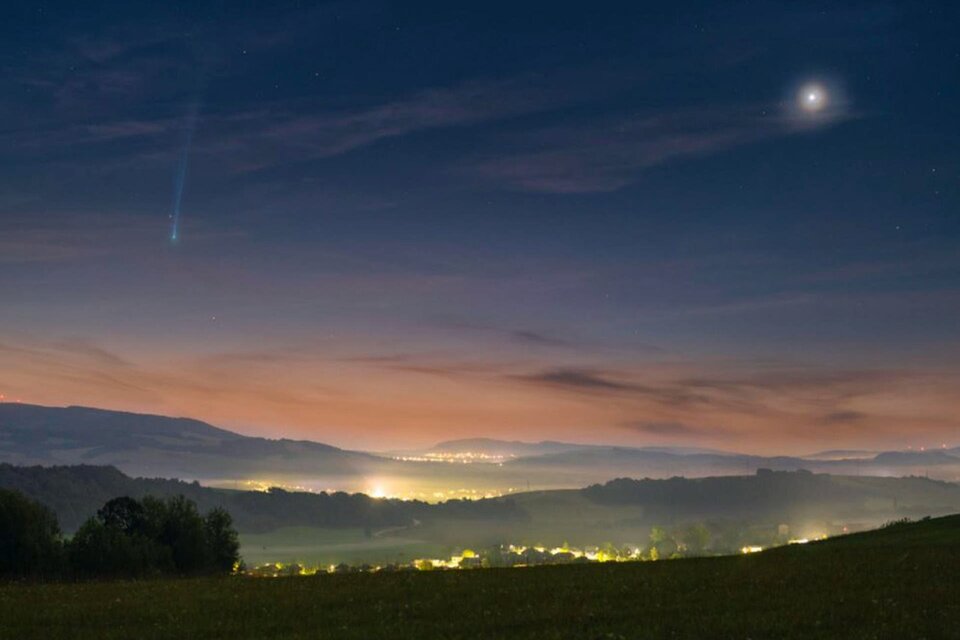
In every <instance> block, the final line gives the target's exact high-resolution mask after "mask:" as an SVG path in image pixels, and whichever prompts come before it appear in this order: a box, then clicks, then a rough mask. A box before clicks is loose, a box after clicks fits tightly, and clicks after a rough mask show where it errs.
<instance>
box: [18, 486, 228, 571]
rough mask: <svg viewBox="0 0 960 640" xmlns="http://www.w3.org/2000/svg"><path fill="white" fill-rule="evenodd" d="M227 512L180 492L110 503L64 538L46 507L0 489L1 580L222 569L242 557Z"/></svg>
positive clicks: (226, 569) (120, 499) (110, 501)
mask: <svg viewBox="0 0 960 640" xmlns="http://www.w3.org/2000/svg"><path fill="white" fill-rule="evenodd" d="M239 550H240V543H239V540H238V538H237V531H236V529H234V527H233V520H232V519H231V517H230V514H229V513H228V512H227V511H225V510H224V509H221V508H213V509H211V510H210V511H208V512H207V513H206V514H201V513H200V512H199V510H198V509H197V505H196V503H194V502H193V501H191V500H188V499H187V498H185V497H184V496H182V495H180V496H172V497H168V498H156V497H152V496H146V497H144V498H142V499H140V500H137V499H134V498H130V497H126V496H124V497H119V498H114V499H112V500H109V501H108V502H107V503H106V504H104V505H103V506H102V507H101V508H100V509H99V510H98V511H97V514H96V515H95V516H93V517H91V518H89V519H88V520H87V521H86V522H84V523H83V524H82V525H81V526H80V528H79V529H78V530H77V532H76V533H75V534H74V535H73V536H72V537H71V538H69V539H67V538H65V537H64V535H63V533H62V531H61V529H60V525H59V523H58V521H57V517H56V515H55V514H54V512H53V511H52V510H50V509H49V508H48V507H46V506H45V505H43V504H41V503H39V502H36V501H34V500H31V499H30V498H28V497H27V496H25V495H23V494H22V493H20V492H17V491H9V490H6V489H0V577H24V578H42V579H48V578H100V577H145V576H162V575H184V576H185V575H213V574H226V573H230V572H232V571H233V570H234V568H235V567H236V566H237V564H238V563H239V562H240V556H239Z"/></svg>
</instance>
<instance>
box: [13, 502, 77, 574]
mask: <svg viewBox="0 0 960 640" xmlns="http://www.w3.org/2000/svg"><path fill="white" fill-rule="evenodd" d="M62 559H63V540H62V537H61V533H60V525H59V524H58V523H57V517H56V515H54V513H53V512H52V511H51V510H50V509H48V508H47V507H45V506H43V505H42V504H40V503H39V502H34V501H33V500H30V499H29V498H27V497H26V496H24V495H23V494H22V493H19V492H17V491H7V490H6V489H0V575H31V574H32V575H36V574H40V575H44V574H51V573H57V572H59V571H60V570H61V565H62Z"/></svg>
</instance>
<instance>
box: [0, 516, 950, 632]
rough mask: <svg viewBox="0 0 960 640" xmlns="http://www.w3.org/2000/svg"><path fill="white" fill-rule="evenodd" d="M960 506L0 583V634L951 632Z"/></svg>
mask: <svg viewBox="0 0 960 640" xmlns="http://www.w3.org/2000/svg"><path fill="white" fill-rule="evenodd" d="M958 570H960V516H950V517H946V518H937V519H933V520H928V521H923V522H918V523H911V524H904V525H897V526H893V527H890V528H887V529H883V530H880V531H876V532H869V533H864V534H856V535H851V536H846V537H841V538H835V539H831V540H827V541H824V542H820V543H811V544H808V545H795V546H790V547H782V548H778V549H773V550H770V551H766V552H763V553H759V554H751V555H747V556H727V557H717V558H696V559H687V560H672V561H658V562H637V563H608V564H594V565H582V566H548V567H532V568H518V569H484V570H466V571H435V572H429V571H428V572H402V573H372V574H348V575H320V576H313V577H292V578H273V579H255V578H243V577H230V578H206V579H180V580H177V579H169V580H147V581H134V582H130V581H126V582H87V583H51V584H6V585H3V586H0V638H3V639H4V640H6V639H8V638H9V639H11V640H13V639H26V638H170V637H190V638H358V639H360V638H362V639H373V638H403V637H410V638H804V639H809V638H931V639H933V638H960V577H958Z"/></svg>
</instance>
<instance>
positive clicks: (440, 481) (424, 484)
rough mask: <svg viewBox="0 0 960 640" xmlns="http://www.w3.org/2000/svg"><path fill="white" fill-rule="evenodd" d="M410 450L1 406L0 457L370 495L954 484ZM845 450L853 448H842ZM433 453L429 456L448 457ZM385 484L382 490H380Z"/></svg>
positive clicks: (936, 463)
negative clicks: (841, 482) (658, 481)
mask: <svg viewBox="0 0 960 640" xmlns="http://www.w3.org/2000/svg"><path fill="white" fill-rule="evenodd" d="M465 452H471V453H476V454H484V455H491V456H500V457H501V458H502V459H500V460H494V462H497V463H498V464H469V465H467V464H457V465H451V464H438V463H437V462H429V461H424V460H426V459H429V458H430V457H431V456H430V455H427V454H434V455H436V454H443V453H447V454H455V453H465ZM410 454H411V455H409V456H407V455H400V453H399V452H397V453H395V454H393V455H392V456H390V455H387V454H385V455H376V454H372V453H365V452H360V451H350V450H346V449H339V448H337V447H334V446H331V445H327V444H322V443H318V442H312V441H307V440H288V439H279V440H272V439H268V438H260V437H251V436H244V435H241V434H238V433H234V432H232V431H228V430H226V429H221V428H219V427H215V426H213V425H210V424H207V423H205V422H202V421H199V420H193V419H190V418H169V417H164V416H157V415H145V414H137V413H129V412H120V411H109V410H105V409H92V408H87V407H43V406H37V405H25V404H12V403H6V404H3V403H0V463H2V462H7V463H11V464H17V465H46V466H51V465H76V464H90V465H111V466H115V467H117V468H118V469H120V470H121V471H123V472H125V473H128V474H131V475H135V476H148V477H166V478H183V479H187V480H200V481H202V482H204V483H206V484H214V485H220V486H237V485H236V482H240V481H247V480H250V481H254V482H258V483H262V482H269V483H271V484H280V485H286V486H309V487H311V488H313V489H331V488H333V489H343V490H346V491H371V490H373V487H374V486H375V485H377V484H380V482H382V481H384V480H386V481H387V482H392V483H394V484H395V486H397V487H398V488H400V487H402V488H404V489H403V491H402V492H396V493H391V494H390V495H403V496H405V497H416V498H420V499H438V498H437V496H442V497H452V495H451V493H450V492H449V491H447V490H448V489H450V488H453V487H455V488H464V489H463V491H462V492H461V494H460V495H473V496H474V497H475V495H476V494H479V495H485V494H490V493H494V494H495V493H496V492H500V493H508V492H513V491H516V490H518V489H520V488H524V487H526V488H528V489H529V488H574V487H583V486H587V485H590V484H594V483H598V482H606V481H607V480H609V479H610V478H615V477H632V478H645V477H649V478H669V477H672V476H686V477H705V476H720V475H743V474H751V473H753V472H755V471H756V470H757V469H761V468H768V469H774V470H781V471H796V470H800V469H806V470H810V471H815V472H821V473H831V474H845V475H882V476H902V475H925V476H930V477H934V478H938V479H943V480H950V481H954V482H955V481H958V480H960V448H954V449H947V448H939V449H935V450H928V451H889V452H880V453H873V452H871V453H870V455H869V456H865V455H864V454H865V452H861V451H853V450H850V451H842V450H840V451H827V452H822V453H821V454H813V455H811V456H805V457H795V456H756V455H748V454H742V453H733V452H726V451H717V450H713V449H703V448H694V447H666V446H648V447H623V446H608V445H598V444H576V443H568V442H560V441H554V440H544V441H541V442H522V441H515V440H497V439H493V438H468V439H460V440H450V441H446V442H441V443H438V444H437V445H435V446H434V447H432V448H430V449H426V450H422V451H417V452H410ZM848 454H852V455H849V456H848ZM443 458H444V456H436V457H435V458H434V459H443ZM387 488H388V489H389V487H387Z"/></svg>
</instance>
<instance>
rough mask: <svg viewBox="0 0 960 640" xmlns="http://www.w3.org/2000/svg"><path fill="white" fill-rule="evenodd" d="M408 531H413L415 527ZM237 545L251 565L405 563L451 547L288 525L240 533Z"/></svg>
mask: <svg viewBox="0 0 960 640" xmlns="http://www.w3.org/2000/svg"><path fill="white" fill-rule="evenodd" d="M374 533H376V532H374ZM401 533H402V532H401ZM410 533H411V534H416V533H417V531H415V530H412V531H411V532H410ZM240 545H241V548H240V553H241V554H242V555H243V559H244V560H245V561H246V563H247V565H249V566H251V567H256V566H257V565H261V564H266V563H268V562H283V563H285V564H289V563H292V562H297V563H299V564H301V565H304V566H308V567H314V566H321V567H325V566H327V565H329V564H339V563H341V562H346V563H348V564H354V565H360V564H363V563H370V564H389V563H391V562H395V563H408V562H410V561H411V560H413V559H415V558H425V557H426V558H432V557H438V556H442V557H446V556H448V555H450V551H451V550H450V549H449V548H448V547H447V546H444V545H441V544H437V543H434V542H427V541H424V540H420V539H417V538H416V537H413V536H412V535H411V536H410V537H407V536H404V535H371V536H369V537H368V536H367V535H366V534H365V532H364V530H363V529H321V528H319V527H287V528H284V529H277V530H276V531H271V532H269V533H256V534H252V533H247V534H241V535H240Z"/></svg>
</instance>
